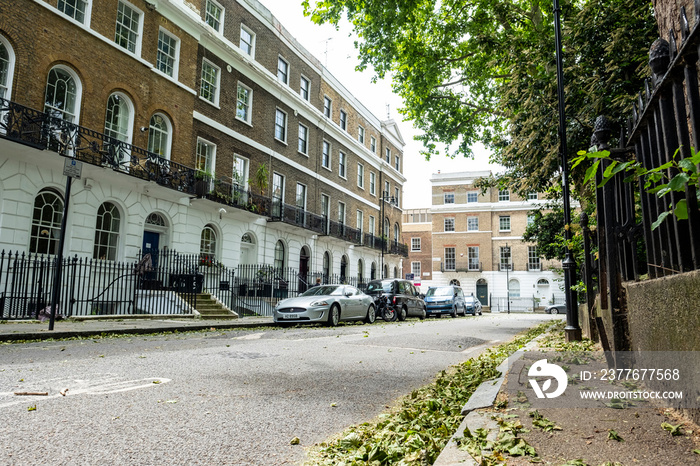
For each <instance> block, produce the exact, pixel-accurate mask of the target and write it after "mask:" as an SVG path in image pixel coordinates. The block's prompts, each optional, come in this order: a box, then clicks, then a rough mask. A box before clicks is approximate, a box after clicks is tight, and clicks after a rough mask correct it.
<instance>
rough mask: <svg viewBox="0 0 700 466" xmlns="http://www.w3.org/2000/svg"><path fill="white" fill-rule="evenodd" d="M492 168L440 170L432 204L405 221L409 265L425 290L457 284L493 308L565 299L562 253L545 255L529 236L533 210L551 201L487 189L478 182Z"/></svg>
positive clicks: (408, 214)
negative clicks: (560, 269) (559, 256)
mask: <svg viewBox="0 0 700 466" xmlns="http://www.w3.org/2000/svg"><path fill="white" fill-rule="evenodd" d="M490 175H491V172H490V171H471V172H458V173H434V174H433V175H432V176H431V178H430V182H431V189H432V205H431V207H430V208H425V209H408V210H406V211H405V213H404V216H403V228H404V235H405V238H406V241H407V243H408V245H409V248H410V249H409V257H408V260H407V264H406V266H405V267H404V268H405V269H406V271H407V273H413V276H414V279H416V278H418V277H420V279H421V289H422V290H427V288H428V287H429V286H437V285H447V284H458V285H460V286H462V288H463V289H464V290H465V292H466V293H468V294H471V293H474V295H475V296H477V297H478V298H479V299H480V300H481V302H482V304H483V305H484V306H490V307H491V310H496V311H498V310H500V311H507V310H508V309H512V310H516V309H517V310H523V309H532V308H533V307H539V306H543V305H545V304H550V303H554V302H557V303H558V302H563V299H564V294H563V292H562V291H561V289H560V285H561V283H562V279H561V277H560V276H559V273H558V272H557V270H556V269H557V268H558V267H560V264H559V263H558V261H556V260H545V259H543V258H542V257H540V254H539V253H538V251H537V247H536V246H535V245H534V244H531V243H526V242H523V234H524V233H525V228H526V227H527V225H528V224H529V223H530V222H532V221H534V215H533V211H534V210H535V209H538V208H542V207H544V206H545V205H546V201H545V200H544V198H543V196H542V194H540V193H536V192H533V193H529V194H528V195H527V198H521V197H519V196H518V195H517V194H515V193H513V192H510V190H508V189H495V188H489V189H487V190H486V191H485V192H482V191H481V190H480V189H478V188H477V187H475V185H474V182H475V181H476V180H477V179H479V178H482V177H489V176H490Z"/></svg>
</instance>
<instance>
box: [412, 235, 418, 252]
mask: <svg viewBox="0 0 700 466" xmlns="http://www.w3.org/2000/svg"><path fill="white" fill-rule="evenodd" d="M411 251H413V252H416V251H420V238H411Z"/></svg>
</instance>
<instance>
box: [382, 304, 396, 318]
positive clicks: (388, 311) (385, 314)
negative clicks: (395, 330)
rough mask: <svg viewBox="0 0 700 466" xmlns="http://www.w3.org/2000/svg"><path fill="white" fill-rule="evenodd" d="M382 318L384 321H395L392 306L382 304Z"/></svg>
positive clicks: (394, 312) (394, 311)
mask: <svg viewBox="0 0 700 466" xmlns="http://www.w3.org/2000/svg"><path fill="white" fill-rule="evenodd" d="M382 319H384V322H394V321H396V310H395V309H394V308H393V307H390V306H384V309H383V311H382Z"/></svg>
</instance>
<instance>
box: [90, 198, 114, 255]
mask: <svg viewBox="0 0 700 466" xmlns="http://www.w3.org/2000/svg"><path fill="white" fill-rule="evenodd" d="M120 223H121V214H120V213H119V209H117V206H116V205H114V204H112V203H111V202H105V203H104V204H102V205H101V206H100V208H99V209H97V222H96V224H95V248H94V250H93V254H92V257H93V258H94V259H106V260H110V261H113V260H116V259H117V248H118V246H119V227H120Z"/></svg>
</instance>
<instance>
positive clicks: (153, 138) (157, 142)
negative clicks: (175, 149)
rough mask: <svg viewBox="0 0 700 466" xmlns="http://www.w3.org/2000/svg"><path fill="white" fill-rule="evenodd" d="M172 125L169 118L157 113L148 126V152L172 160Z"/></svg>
mask: <svg viewBox="0 0 700 466" xmlns="http://www.w3.org/2000/svg"><path fill="white" fill-rule="evenodd" d="M171 127H172V126H171V124H170V120H169V119H168V117H166V116H165V115H163V114H162V113H156V114H154V115H153V116H152V117H151V121H150V122H149V124H148V151H149V152H153V153H154V154H157V155H159V156H161V157H163V158H166V159H170V144H171V134H172V133H171V130H170V129H171Z"/></svg>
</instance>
